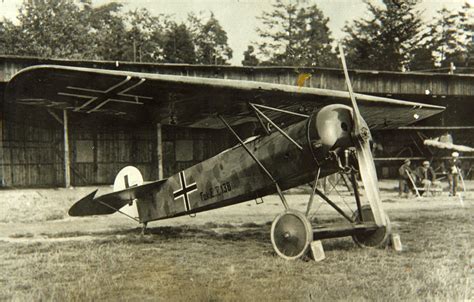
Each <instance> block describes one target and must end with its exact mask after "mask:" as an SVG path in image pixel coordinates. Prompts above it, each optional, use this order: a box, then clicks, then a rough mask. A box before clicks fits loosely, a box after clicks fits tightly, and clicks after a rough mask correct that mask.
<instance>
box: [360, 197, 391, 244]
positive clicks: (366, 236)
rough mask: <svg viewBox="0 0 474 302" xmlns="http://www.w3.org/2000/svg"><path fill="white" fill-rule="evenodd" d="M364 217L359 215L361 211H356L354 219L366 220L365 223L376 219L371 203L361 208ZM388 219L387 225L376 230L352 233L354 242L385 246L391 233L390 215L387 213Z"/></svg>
mask: <svg viewBox="0 0 474 302" xmlns="http://www.w3.org/2000/svg"><path fill="white" fill-rule="evenodd" d="M361 212H362V219H361V217H360V215H359V211H356V212H355V214H354V221H356V222H364V223H373V222H374V221H375V219H374V214H373V212H372V209H371V208H370V206H369V205H364V206H362V208H361ZM385 218H386V219H387V225H386V226H383V227H379V228H377V229H376V230H374V231H367V232H362V233H357V234H354V235H352V239H353V240H354V242H355V243H356V244H357V245H358V246H360V247H385V246H386V245H387V244H388V242H389V237H390V233H391V227H390V221H389V220H388V216H387V215H385Z"/></svg>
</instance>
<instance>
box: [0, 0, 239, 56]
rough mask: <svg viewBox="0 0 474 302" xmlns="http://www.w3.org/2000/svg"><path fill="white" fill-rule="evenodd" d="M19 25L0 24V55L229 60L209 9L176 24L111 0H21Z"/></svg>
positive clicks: (221, 31) (224, 39) (223, 38)
mask: <svg viewBox="0 0 474 302" xmlns="http://www.w3.org/2000/svg"><path fill="white" fill-rule="evenodd" d="M17 19H18V24H14V23H13V22H11V21H9V20H5V19H4V20H3V21H1V22H0V53H3V54H12V55H26V56H39V57H49V58H51V57H53V58H67V59H88V60H119V61H139V62H168V63H189V64H228V61H229V60H230V59H231V58H232V49H231V48H230V47H229V45H228V44H227V33H226V32H225V30H224V29H223V28H222V26H221V25H220V24H219V22H218V20H217V19H216V18H215V16H214V15H213V14H212V13H209V14H208V15H206V14H203V13H201V14H189V15H188V19H187V20H186V22H181V23H177V22H176V21H174V20H172V18H171V17H170V16H167V15H158V16H154V15H152V14H150V12H149V11H148V10H147V9H146V8H143V9H137V10H132V11H126V12H124V11H123V7H122V4H120V3H117V2H111V3H109V4H105V5H102V6H99V7H93V6H92V2H91V0H80V1H74V0H37V1H24V2H23V4H22V6H21V7H20V10H19V14H18V17H17Z"/></svg>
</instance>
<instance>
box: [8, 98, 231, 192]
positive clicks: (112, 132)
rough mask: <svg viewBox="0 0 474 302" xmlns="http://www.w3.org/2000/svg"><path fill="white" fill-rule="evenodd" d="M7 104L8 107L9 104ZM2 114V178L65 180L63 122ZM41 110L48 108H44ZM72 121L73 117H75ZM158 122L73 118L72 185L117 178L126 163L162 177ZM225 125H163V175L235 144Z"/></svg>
mask: <svg viewBox="0 0 474 302" xmlns="http://www.w3.org/2000/svg"><path fill="white" fill-rule="evenodd" d="M4 108H5V107H4ZM4 112H5V113H6V114H5V115H6V117H5V115H3V119H2V121H1V122H2V123H1V124H2V126H3V127H2V131H1V134H2V138H3V139H2V142H3V146H2V148H1V150H2V151H3V154H0V156H1V157H2V162H1V169H0V179H1V184H2V185H3V186H7V187H21V186H23V187H43V186H45V187H47V186H64V183H65V177H64V171H65V170H64V143H63V127H62V125H61V124H60V123H59V122H58V121H57V120H55V119H54V118H53V117H52V116H49V117H48V116H47V115H45V116H44V118H43V119H42V120H43V122H42V123H39V124H38V123H31V122H30V121H28V120H27V119H26V120H25V119H22V118H18V117H17V118H13V119H9V118H8V113H10V112H11V111H10V110H9V108H6V110H5V111H4ZM37 114H42V113H40V112H38V113H37ZM70 121H71V117H70ZM157 141H158V140H157V127H156V126H145V127H127V126H124V125H118V124H109V125H108V126H107V127H93V126H91V125H80V124H79V123H73V122H71V123H70V126H69V149H70V161H71V163H70V167H71V169H70V174H71V178H70V179H71V185H73V186H82V185H91V184H112V183H113V182H114V178H115V175H116V174H117V173H118V172H119V171H120V169H121V168H123V167H125V166H128V165H132V166H136V167H137V168H138V169H139V170H140V171H141V172H142V174H143V178H144V179H145V180H155V179H157V178H158V152H157ZM229 143H232V142H229V141H228V140H227V136H226V135H222V133H221V131H219V130H212V131H209V130H202V129H186V128H180V127H172V126H162V160H163V175H164V177H167V176H169V175H172V174H174V173H175V172H177V171H181V170H183V169H184V168H186V167H189V166H191V165H194V164H196V163H198V162H200V161H202V160H203V159H206V158H208V157H211V156H213V155H215V154H217V153H218V152H220V151H222V150H224V149H225V148H227V147H229Z"/></svg>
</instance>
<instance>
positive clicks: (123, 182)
mask: <svg viewBox="0 0 474 302" xmlns="http://www.w3.org/2000/svg"><path fill="white" fill-rule="evenodd" d="M142 184H143V176H142V174H141V173H140V170H138V169H137V168H136V167H133V166H127V167H125V168H123V169H122V170H120V172H119V173H118V174H117V176H115V181H114V192H118V191H122V190H125V189H128V188H133V187H137V186H141V185H142ZM120 212H123V213H125V214H127V215H128V216H131V217H133V218H138V209H137V203H136V202H133V201H132V202H130V203H127V204H126V205H125V206H124V207H123V208H122V209H121V210H120Z"/></svg>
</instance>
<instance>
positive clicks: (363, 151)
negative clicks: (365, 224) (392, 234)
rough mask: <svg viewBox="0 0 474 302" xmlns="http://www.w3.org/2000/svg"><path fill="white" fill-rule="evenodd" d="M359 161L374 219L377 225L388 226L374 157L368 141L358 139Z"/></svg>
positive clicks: (357, 151)
mask: <svg viewBox="0 0 474 302" xmlns="http://www.w3.org/2000/svg"><path fill="white" fill-rule="evenodd" d="M356 154H357V161H358V163H359V172H360V177H361V179H362V183H363V184H364V189H365V194H366V196H367V199H368V201H369V204H370V208H371V209H372V213H373V214H374V221H375V224H376V225H377V226H387V224H388V223H387V217H386V215H385V212H384V210H383V208H382V204H381V198H380V191H379V184H378V178H377V171H376V170H375V165H374V158H373V157H372V151H371V150H370V145H369V143H368V142H364V141H361V140H357V142H356Z"/></svg>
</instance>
